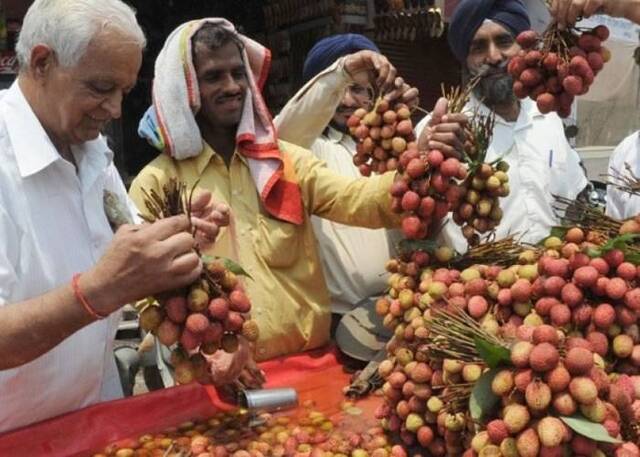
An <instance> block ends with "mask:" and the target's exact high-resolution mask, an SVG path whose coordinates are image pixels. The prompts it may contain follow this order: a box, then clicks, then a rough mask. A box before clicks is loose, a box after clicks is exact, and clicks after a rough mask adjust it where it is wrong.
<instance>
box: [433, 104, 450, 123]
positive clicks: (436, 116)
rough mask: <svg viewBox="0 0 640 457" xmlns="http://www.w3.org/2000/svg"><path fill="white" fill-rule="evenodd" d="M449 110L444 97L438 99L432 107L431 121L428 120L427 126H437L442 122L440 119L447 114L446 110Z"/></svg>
mask: <svg viewBox="0 0 640 457" xmlns="http://www.w3.org/2000/svg"><path fill="white" fill-rule="evenodd" d="M448 109H449V100H447V99H446V98H444V97H440V98H439V99H438V101H437V102H436V104H435V106H434V107H433V111H432V112H431V119H430V120H429V125H431V126H433V125H437V124H439V123H440V122H442V117H443V116H444V115H445V114H447V110H448Z"/></svg>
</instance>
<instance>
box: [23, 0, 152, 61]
mask: <svg viewBox="0 0 640 457" xmlns="http://www.w3.org/2000/svg"><path fill="white" fill-rule="evenodd" d="M108 29H114V30H115V31H117V32H118V33H119V34H121V35H123V36H125V37H127V38H130V39H131V41H132V45H134V46H139V47H140V49H144V47H145V46H146V39H145V36H144V32H143V31H142V29H141V28H140V25H139V24H138V22H137V21H136V16H135V11H134V10H133V9H132V8H131V7H130V6H128V5H127V4H125V3H123V2H122V1H120V0H35V2H33V4H32V5H31V7H30V8H29V10H28V11H27V14H26V15H25V17H24V21H23V23H22V30H21V31H20V35H19V37H18V42H17V43H16V55H17V57H18V63H19V65H20V68H21V69H23V68H25V67H27V66H28V65H29V63H30V59H31V50H32V49H33V47H34V46H36V45H38V44H45V45H47V46H49V47H50V48H51V49H53V51H54V52H55V53H56V57H57V60H58V63H59V64H60V65H61V66H63V67H73V66H75V65H77V63H78V62H79V61H80V59H81V58H82V57H83V56H84V53H85V52H86V50H87V47H88V46H89V43H90V42H91V40H92V38H94V37H95V36H96V35H98V34H99V33H100V32H102V31H104V30H108Z"/></svg>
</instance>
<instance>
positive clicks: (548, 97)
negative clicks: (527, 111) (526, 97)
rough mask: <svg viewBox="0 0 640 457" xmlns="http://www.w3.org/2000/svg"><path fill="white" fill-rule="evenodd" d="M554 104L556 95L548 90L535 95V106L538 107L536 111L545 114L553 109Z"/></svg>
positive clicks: (555, 103)
mask: <svg viewBox="0 0 640 457" xmlns="http://www.w3.org/2000/svg"><path fill="white" fill-rule="evenodd" d="M545 90H546V87H545ZM556 105H557V102H556V97H555V96H554V95H553V94H550V93H549V92H544V93H542V94H540V95H538V96H537V97H536V106H537V107H538V111H540V112H541V113H542V114H547V113H550V112H551V111H553V110H555V109H556Z"/></svg>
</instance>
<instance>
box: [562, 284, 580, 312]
mask: <svg viewBox="0 0 640 457" xmlns="http://www.w3.org/2000/svg"><path fill="white" fill-rule="evenodd" d="M560 298H561V299H562V302H563V303H565V304H567V305H568V306H570V307H572V308H573V307H574V306H577V305H579V304H581V303H582V301H583V300H584V294H583V293H582V290H581V289H580V288H579V287H578V286H576V285H575V284H573V283H567V284H565V285H564V286H563V287H562V291H561V292H560Z"/></svg>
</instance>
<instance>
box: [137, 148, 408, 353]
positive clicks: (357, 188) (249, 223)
mask: <svg viewBox="0 0 640 457" xmlns="http://www.w3.org/2000/svg"><path fill="white" fill-rule="evenodd" d="M279 145H280V149H281V151H282V152H283V153H284V154H288V155H289V157H290V158H291V160H292V162H293V165H294V168H295V170H296V173H297V176H298V181H299V185H300V188H301V190H302V198H303V204H304V209H305V215H304V222H303V224H302V225H300V226H296V225H293V224H290V223H287V222H282V221H280V220H277V219H274V218H272V217H271V216H269V215H268V214H267V213H266V212H265V210H264V208H263V207H262V204H261V202H260V199H259V197H258V193H257V191H256V188H255V185H254V183H253V179H252V177H251V173H250V171H249V168H248V166H247V164H246V161H245V160H244V158H243V157H242V156H240V155H238V154H235V155H234V156H233V158H232V160H231V163H230V165H229V167H228V168H227V166H226V165H225V163H224V161H223V159H222V158H221V157H220V156H219V155H217V154H216V153H215V152H214V151H213V150H212V149H211V148H210V147H209V146H206V145H205V148H204V150H203V151H202V153H201V154H200V155H199V156H197V157H195V158H193V159H187V160H183V161H176V160H174V159H172V158H170V157H168V156H167V155H165V154H161V155H159V156H158V157H157V158H156V159H155V160H154V161H153V162H151V163H150V164H149V165H147V166H146V167H145V168H144V169H143V170H142V171H141V172H140V174H139V175H138V176H137V177H136V179H135V180H134V181H133V183H132V185H131V190H130V195H131V198H132V199H133V201H134V202H135V203H136V205H137V206H138V208H140V209H141V210H143V211H144V204H143V198H142V192H141V189H146V190H148V191H149V190H151V189H155V190H156V191H157V192H161V190H162V186H163V185H164V184H165V183H167V181H168V180H169V179H170V178H172V177H177V178H178V179H179V180H180V181H184V182H185V183H187V186H188V187H189V188H191V187H192V186H193V185H194V184H195V182H196V181H197V180H198V179H199V180H200V182H199V185H198V186H199V187H200V188H202V189H206V190H209V191H211V192H212V193H213V198H214V199H215V201H217V202H224V203H227V204H228V205H229V206H230V207H231V215H232V218H231V224H230V226H229V227H227V228H223V229H222V231H221V233H220V235H219V237H218V238H217V240H216V243H215V245H214V246H213V247H212V248H211V250H210V251H209V252H207V254H211V255H219V256H224V257H229V258H232V259H234V260H236V261H237V262H238V263H240V265H242V267H243V268H244V269H245V270H247V272H248V273H249V274H250V275H251V276H252V277H253V280H251V279H244V286H245V289H246V290H247V293H248V295H249V298H250V299H251V303H252V306H253V310H252V315H253V317H254V318H255V319H256V321H257V322H258V326H259V328H260V339H259V341H258V344H257V348H256V358H257V359H258V360H265V359H269V358H272V357H275V356H278V355H282V354H290V353H294V352H299V351H304V350H307V349H312V348H316V347H319V346H322V345H324V344H326V343H327V342H328V340H329V326H330V322H331V308H330V299H329V293H328V291H327V287H326V285H325V280H324V277H323V274H322V268H321V265H320V260H319V257H318V252H317V249H316V239H315V236H314V234H313V228H312V225H311V220H310V216H311V215H312V214H314V215H317V216H321V217H325V218H327V219H330V220H333V221H335V222H340V223H343V224H349V225H359V226H363V227H369V228H380V227H389V228H391V227H397V226H398V225H399V223H400V218H399V216H398V215H396V214H393V213H391V210H390V208H391V204H390V196H389V187H390V186H391V183H392V181H393V177H394V173H387V174H385V175H383V176H376V177H372V178H360V179H355V180H354V179H352V178H346V177H343V176H339V175H336V174H335V173H333V172H332V171H330V170H329V169H327V168H326V166H325V165H324V163H323V162H321V161H320V160H318V159H317V158H315V157H314V156H313V155H312V154H311V153H310V152H309V151H307V150H305V149H302V148H300V147H297V146H295V145H292V144H290V143H286V142H284V141H281V142H280V143H279ZM378 248H386V246H380V247H378V246H370V249H378Z"/></svg>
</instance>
